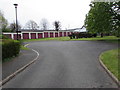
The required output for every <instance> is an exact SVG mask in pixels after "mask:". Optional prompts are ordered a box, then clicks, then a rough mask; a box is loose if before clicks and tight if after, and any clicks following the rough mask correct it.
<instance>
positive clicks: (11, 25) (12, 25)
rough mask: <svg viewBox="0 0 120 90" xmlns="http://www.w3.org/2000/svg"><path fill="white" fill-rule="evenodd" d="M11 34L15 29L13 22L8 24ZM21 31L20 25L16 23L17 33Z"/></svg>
mask: <svg viewBox="0 0 120 90" xmlns="http://www.w3.org/2000/svg"><path fill="white" fill-rule="evenodd" d="M9 28H10V30H11V32H16V31H15V28H16V23H15V22H13V23H10V26H9ZM20 29H21V25H20V24H19V23H18V31H19V30H20Z"/></svg>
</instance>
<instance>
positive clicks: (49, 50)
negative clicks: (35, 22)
mask: <svg viewBox="0 0 120 90" xmlns="http://www.w3.org/2000/svg"><path fill="white" fill-rule="evenodd" d="M29 44H30V45H29V46H28V47H29V48H33V49H35V50H37V51H38V52H39V54H40V56H39V58H38V60H37V61H36V62H35V63H33V64H32V65H31V66H29V67H28V68H26V69H25V70H24V71H22V72H21V73H20V74H18V75H17V76H16V77H14V78H13V79H12V80H10V81H9V82H8V83H6V84H5V85H4V86H3V88H117V85H116V84H115V82H114V81H113V80H112V79H111V78H110V77H109V75H108V74H107V73H106V72H105V71H104V69H103V68H102V67H101V66H100V63H99V60H98V57H99V55H100V54H101V53H102V52H103V51H105V50H109V49H114V48H117V45H116V44H111V43H105V42H103V41H41V42H31V43H29ZM28 58H29V57H28Z"/></svg>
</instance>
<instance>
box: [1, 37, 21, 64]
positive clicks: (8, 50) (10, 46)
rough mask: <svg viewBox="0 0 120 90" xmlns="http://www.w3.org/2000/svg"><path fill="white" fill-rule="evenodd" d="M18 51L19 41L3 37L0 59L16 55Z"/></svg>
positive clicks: (3, 59)
mask: <svg viewBox="0 0 120 90" xmlns="http://www.w3.org/2000/svg"><path fill="white" fill-rule="evenodd" d="M19 51H20V42H19V41H16V40H11V39H3V42H2V61H3V62H4V61H5V59H7V58H11V57H13V56H17V55H18V54H19Z"/></svg>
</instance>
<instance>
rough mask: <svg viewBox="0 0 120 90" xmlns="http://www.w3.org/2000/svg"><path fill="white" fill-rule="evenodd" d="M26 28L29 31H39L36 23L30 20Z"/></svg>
mask: <svg viewBox="0 0 120 90" xmlns="http://www.w3.org/2000/svg"><path fill="white" fill-rule="evenodd" d="M25 28H28V29H31V30H37V28H38V25H37V23H36V22H35V21H33V20H29V21H28V22H27V23H26V25H25Z"/></svg>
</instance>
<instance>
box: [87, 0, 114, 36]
mask: <svg viewBox="0 0 120 90" xmlns="http://www.w3.org/2000/svg"><path fill="white" fill-rule="evenodd" d="M111 6H112V3H108V2H92V3H91V4H90V7H91V9H90V11H89V13H88V14H87V15H86V19H85V26H86V28H87V30H88V31H89V32H91V33H101V37H103V33H110V32H111V31H112V29H113V28H112V24H113V21H112V14H113V10H112V8H111Z"/></svg>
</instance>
